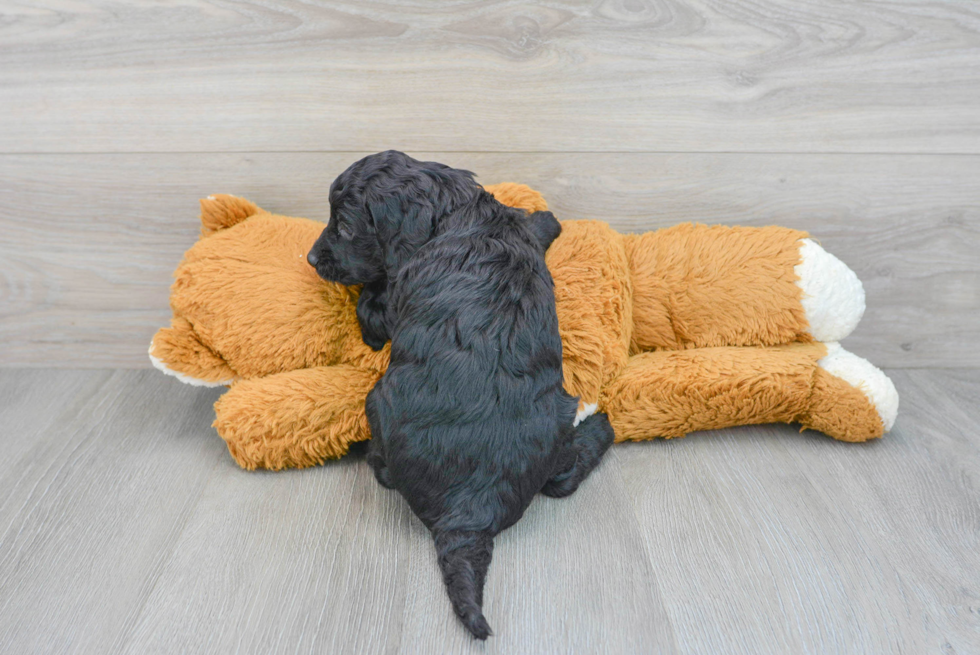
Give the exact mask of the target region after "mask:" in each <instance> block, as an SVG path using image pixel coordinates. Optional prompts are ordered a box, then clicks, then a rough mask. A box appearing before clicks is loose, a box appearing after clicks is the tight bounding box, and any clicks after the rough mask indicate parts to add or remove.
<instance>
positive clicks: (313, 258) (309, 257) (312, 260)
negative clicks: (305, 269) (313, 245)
mask: <svg viewBox="0 0 980 655" xmlns="http://www.w3.org/2000/svg"><path fill="white" fill-rule="evenodd" d="M306 261H308V262H309V263H310V266H312V267H313V268H316V263H317V262H318V261H320V258H319V257H317V256H316V251H315V250H311V251H310V254H308V255H307V256H306Z"/></svg>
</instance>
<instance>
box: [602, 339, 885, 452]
mask: <svg viewBox="0 0 980 655" xmlns="http://www.w3.org/2000/svg"><path fill="white" fill-rule="evenodd" d="M829 349H830V351H831V352H830V353H828V346H825V345H824V344H821V343H808V344H804V343H797V344H789V345H786V346H776V347H769V348H765V347H757V348H751V347H748V348H734V347H726V348H699V349H692V350H680V351H661V352H653V353H643V354H640V355H636V356H634V357H632V358H630V362H629V364H628V365H627V367H626V369H625V370H624V371H623V373H622V374H621V375H620V376H619V377H618V378H617V379H616V380H614V381H613V382H612V383H611V384H609V385H607V387H606V388H605V389H604V391H603V396H602V399H601V402H600V411H605V412H607V413H608V414H609V420H610V421H611V423H612V425H613V428H614V429H615V431H616V440H617V441H625V440H642V439H651V438H654V437H666V438H671V437H681V436H684V435H686V434H687V433H689V432H694V431H697V430H710V429H716V428H723V427H729V426H733V425H747V424H757V423H800V424H801V425H802V426H803V427H804V428H812V429H815V430H820V431H821V432H824V433H826V434H828V435H829V436H831V437H834V438H835V439H840V440H844V441H866V440H868V439H873V438H876V437H880V436H881V435H882V434H883V433H884V432H886V431H887V430H888V429H889V428H890V427H891V424H892V422H893V421H894V417H895V412H896V411H897V408H898V394H897V393H896V392H895V388H894V386H893V385H892V384H891V381H890V380H888V378H887V377H885V375H884V374H883V373H881V371H878V369H876V368H874V366H872V365H871V364H869V363H868V362H866V361H865V360H863V359H861V358H859V357H857V356H855V355H851V354H850V353H846V351H843V350H842V349H840V346H838V345H837V344H832V345H831V346H830V347H829ZM835 353H836V354H835ZM844 353H846V355H845V354H844ZM837 358H842V359H841V360H840V361H835V360H836V359H837Z"/></svg>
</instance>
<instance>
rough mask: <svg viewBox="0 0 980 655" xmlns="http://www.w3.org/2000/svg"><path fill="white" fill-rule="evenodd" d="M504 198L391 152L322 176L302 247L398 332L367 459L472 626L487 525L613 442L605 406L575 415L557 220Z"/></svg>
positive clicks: (369, 320) (557, 487)
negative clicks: (322, 189)
mask: <svg viewBox="0 0 980 655" xmlns="http://www.w3.org/2000/svg"><path fill="white" fill-rule="evenodd" d="M560 229H561V228H560V225H559V224H558V222H557V221H556V220H555V218H554V216H552V215H551V214H550V213H549V212H537V213H535V214H532V215H531V216H530V217H528V216H527V215H525V214H524V212H522V211H520V210H517V209H513V208H510V207H507V206H505V205H503V204H501V203H499V202H497V201H496V200H495V199H494V198H493V196H492V195H490V194H489V193H487V192H486V191H484V190H483V189H482V187H480V186H479V185H478V184H476V182H474V180H473V174H472V173H470V172H468V171H462V170H457V169H453V168H449V167H448V166H444V165H442V164H437V163H434V162H420V161H416V160H414V159H412V158H411V157H408V156H407V155H405V154H403V153H400V152H396V151H388V152H383V153H379V154H376V155H371V156H369V157H365V158H364V159H362V160H360V161H358V162H356V163H355V164H353V165H352V166H351V167H350V168H348V169H347V170H346V171H345V172H344V173H343V174H341V175H340V177H338V178H337V180H336V181H335V182H334V183H333V185H332V186H331V188H330V221H329V223H328V225H327V227H326V229H324V231H323V234H322V235H321V236H320V238H319V239H318V240H317V242H316V244H315V245H314V247H313V249H312V250H311V251H310V254H309V261H310V264H312V265H313V266H314V267H315V268H316V270H317V273H319V274H320V276H321V277H323V278H325V279H327V280H332V281H335V282H340V283H343V284H361V283H363V284H364V285H365V287H364V290H363V291H362V295H361V299H360V301H359V304H358V308H357V310H358V312H357V315H358V319H359V320H360V323H361V328H362V333H363V336H364V340H365V342H366V343H368V345H370V346H372V347H374V348H381V347H382V346H383V345H384V343H385V341H387V340H388V338H390V339H391V363H390V365H389V366H388V370H387V372H386V373H385V375H384V377H382V378H381V380H380V381H379V382H378V383H377V384H376V385H375V387H374V389H372V390H371V393H369V394H368V397H367V405H366V410H367V417H368V421H369V423H370V427H371V436H372V438H371V442H370V445H369V454H368V461H369V463H370V464H371V466H372V468H373V469H374V473H375V475H376V477H377V479H378V481H379V482H380V483H381V484H382V485H384V486H385V487H388V488H392V489H396V490H398V491H399V492H400V493H401V494H402V495H403V496H404V497H405V499H406V500H407V501H408V503H409V505H410V506H411V507H412V510H413V511H414V512H415V514H416V515H418V517H419V518H420V519H422V522H423V523H425V525H426V527H428V528H429V530H430V531H431V532H432V535H433V537H434V539H435V545H436V551H437V553H438V557H439V566H440V568H441V569H442V573H443V578H444V580H445V583H446V588H447V592H448V594H449V599H450V601H451V602H452V605H453V609H454V610H455V611H456V614H457V615H458V616H459V618H460V619H461V620H462V622H463V624H464V625H465V626H466V628H467V629H468V630H469V631H470V632H471V633H472V634H473V636H475V637H476V638H478V639H486V638H487V636H488V635H489V634H490V626H489V625H488V624H487V621H486V619H485V618H484V616H483V612H482V609H481V608H482V604H483V586H484V581H485V579H486V573H487V568H488V567H489V565H490V558H491V554H492V551H493V538H494V536H495V535H496V534H497V533H499V532H500V531H502V530H504V529H506V528H508V527H509V526H511V525H513V524H514V523H515V522H517V520H518V519H520V518H521V516H522V515H523V513H524V510H525V509H527V507H528V505H529V504H530V503H531V500H532V499H533V498H534V495H535V494H536V493H538V492H539V491H540V492H542V493H544V494H547V495H550V496H566V495H568V494H570V493H572V492H573V491H574V490H575V489H576V488H577V487H578V485H579V483H580V482H581V481H582V480H583V479H584V478H585V477H586V476H587V475H588V473H589V472H590V471H591V470H592V469H593V468H594V467H595V466H596V465H597V464H598V463H599V460H600V459H601V457H602V454H603V453H604V452H605V451H606V449H607V448H608V447H609V445H610V444H611V443H612V439H613V432H612V427H611V426H610V425H609V421H608V419H607V418H606V416H605V415H604V414H594V415H592V416H590V417H589V418H587V419H585V420H584V421H583V422H582V423H580V424H579V425H578V426H577V427H573V420H574V418H575V413H576V408H577V405H578V399H576V398H574V397H572V396H569V395H568V394H567V393H566V392H565V390H564V388H563V387H562V352H561V339H560V337H559V334H558V317H557V314H556V312H555V296H554V290H553V283H552V280H551V274H550V273H549V272H548V269H547V267H546V266H545V261H544V252H545V250H546V249H547V247H548V245H549V244H550V243H551V241H552V240H553V239H554V238H555V237H556V236H557V235H558V233H559V232H560Z"/></svg>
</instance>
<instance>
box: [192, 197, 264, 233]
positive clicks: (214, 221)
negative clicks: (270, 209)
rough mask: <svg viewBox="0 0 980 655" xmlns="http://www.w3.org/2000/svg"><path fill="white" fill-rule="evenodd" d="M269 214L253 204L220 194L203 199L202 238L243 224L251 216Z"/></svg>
mask: <svg viewBox="0 0 980 655" xmlns="http://www.w3.org/2000/svg"><path fill="white" fill-rule="evenodd" d="M265 213H267V212H266V211H265V210H264V209H261V208H259V207H258V206H257V205H255V204H254V203H252V202H249V201H248V200H245V198H239V197H237V196H229V195H227V194H224V193H219V194H216V195H213V196H208V197H207V198H202V199H201V236H202V237H206V236H208V235H209V234H214V233H215V232H217V231H218V230H223V229H225V228H229V227H231V226H232V225H235V224H237V223H241V222H242V221H244V220H245V219H246V218H248V217H250V216H255V215H256V214H265Z"/></svg>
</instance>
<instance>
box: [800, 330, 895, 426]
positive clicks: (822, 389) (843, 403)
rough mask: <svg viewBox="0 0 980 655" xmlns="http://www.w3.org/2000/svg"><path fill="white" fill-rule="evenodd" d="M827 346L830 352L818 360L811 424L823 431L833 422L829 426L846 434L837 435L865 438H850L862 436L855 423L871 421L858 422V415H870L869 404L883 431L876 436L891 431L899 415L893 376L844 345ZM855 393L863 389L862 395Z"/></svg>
mask: <svg viewBox="0 0 980 655" xmlns="http://www.w3.org/2000/svg"><path fill="white" fill-rule="evenodd" d="M824 345H825V346H826V347H827V354H826V355H824V356H823V357H821V358H820V360H819V361H818V362H817V366H818V367H819V369H818V371H817V376H816V380H815V381H814V394H813V397H812V399H811V409H810V418H811V420H815V421H816V423H815V424H814V425H813V426H808V427H814V429H817V430H820V431H822V432H824V431H826V429H825V428H828V427H829V426H830V425H833V426H834V427H833V428H830V429H833V431H834V433H835V434H840V435H844V436H838V437H837V438H839V439H844V440H847V441H850V440H854V441H864V439H860V438H855V439H848V438H847V437H848V436H852V437H857V436H860V434H861V433H860V431H858V430H856V429H855V426H856V425H859V424H867V423H868V422H869V421H868V420H867V419H864V420H862V421H858V420H856V419H855V415H866V414H868V410H867V407H868V406H870V407H871V408H872V409H873V410H874V412H875V414H876V416H877V418H878V420H879V421H880V422H881V430H880V432H878V430H875V432H878V434H876V435H875V436H881V434H882V433H884V432H888V431H889V430H891V429H892V426H894V425H895V418H896V417H897V416H898V391H897V390H896V389H895V385H894V383H892V381H891V379H890V378H889V377H888V376H887V375H885V374H884V373H883V372H882V371H881V369H879V368H878V367H877V366H875V365H874V364H872V363H871V362H869V361H868V360H866V359H864V358H863V357H858V356H857V355H855V354H854V353H851V352H848V351H847V350H844V349H843V348H841V346H840V344H839V343H828V344H824ZM831 378H833V379H831ZM842 383H843V384H842ZM845 385H849V386H850V389H847V388H846V387H845ZM855 392H860V396H861V397H860V398H859V397H858V396H857V394H856V393H855ZM820 409H822V410H823V411H819V410H820ZM818 417H819V418H818ZM871 423H874V421H871Z"/></svg>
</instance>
